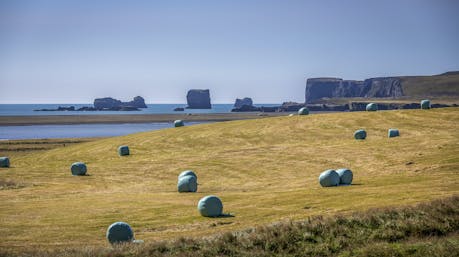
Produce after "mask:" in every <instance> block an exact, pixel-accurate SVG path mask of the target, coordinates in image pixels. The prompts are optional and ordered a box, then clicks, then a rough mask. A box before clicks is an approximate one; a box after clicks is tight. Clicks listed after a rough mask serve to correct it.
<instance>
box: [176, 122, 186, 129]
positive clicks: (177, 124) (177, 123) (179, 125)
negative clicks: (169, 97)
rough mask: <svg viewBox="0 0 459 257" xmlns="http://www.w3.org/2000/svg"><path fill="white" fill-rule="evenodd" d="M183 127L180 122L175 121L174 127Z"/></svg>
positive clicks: (183, 124)
mask: <svg viewBox="0 0 459 257" xmlns="http://www.w3.org/2000/svg"><path fill="white" fill-rule="evenodd" d="M183 126H185V123H184V122H183V121H182V120H176V121H174V127H176V128H177V127H183Z"/></svg>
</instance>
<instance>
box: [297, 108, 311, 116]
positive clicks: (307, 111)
mask: <svg viewBox="0 0 459 257" xmlns="http://www.w3.org/2000/svg"><path fill="white" fill-rule="evenodd" d="M308 114H309V109H308V108H307V107H303V108H301V109H299V110H298V115H308Z"/></svg>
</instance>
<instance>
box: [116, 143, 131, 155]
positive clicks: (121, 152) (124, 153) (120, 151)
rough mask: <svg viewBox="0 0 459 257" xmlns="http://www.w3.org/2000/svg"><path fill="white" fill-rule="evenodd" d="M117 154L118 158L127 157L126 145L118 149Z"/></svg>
mask: <svg viewBox="0 0 459 257" xmlns="http://www.w3.org/2000/svg"><path fill="white" fill-rule="evenodd" d="M118 154H119V155H120V156H125V155H129V147H128V146H127V145H122V146H120V147H118Z"/></svg>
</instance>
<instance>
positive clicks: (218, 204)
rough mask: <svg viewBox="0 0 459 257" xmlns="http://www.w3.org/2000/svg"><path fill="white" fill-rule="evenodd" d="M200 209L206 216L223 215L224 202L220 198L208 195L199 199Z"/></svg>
mask: <svg viewBox="0 0 459 257" xmlns="http://www.w3.org/2000/svg"><path fill="white" fill-rule="evenodd" d="M198 211H199V213H201V215H202V216H204V217H218V216H221V215H222V212H223V203H222V201H221V200H220V198H218V197H216V196H214V195H208V196H206V197H203V198H201V200H199V202H198Z"/></svg>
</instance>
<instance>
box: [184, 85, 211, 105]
mask: <svg viewBox="0 0 459 257" xmlns="http://www.w3.org/2000/svg"><path fill="white" fill-rule="evenodd" d="M186 101H187V104H188V106H187V107H186V108H187V109H211V108H212V105H211V104H210V92H209V89H191V90H189V91H188V93H187V95H186Z"/></svg>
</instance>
